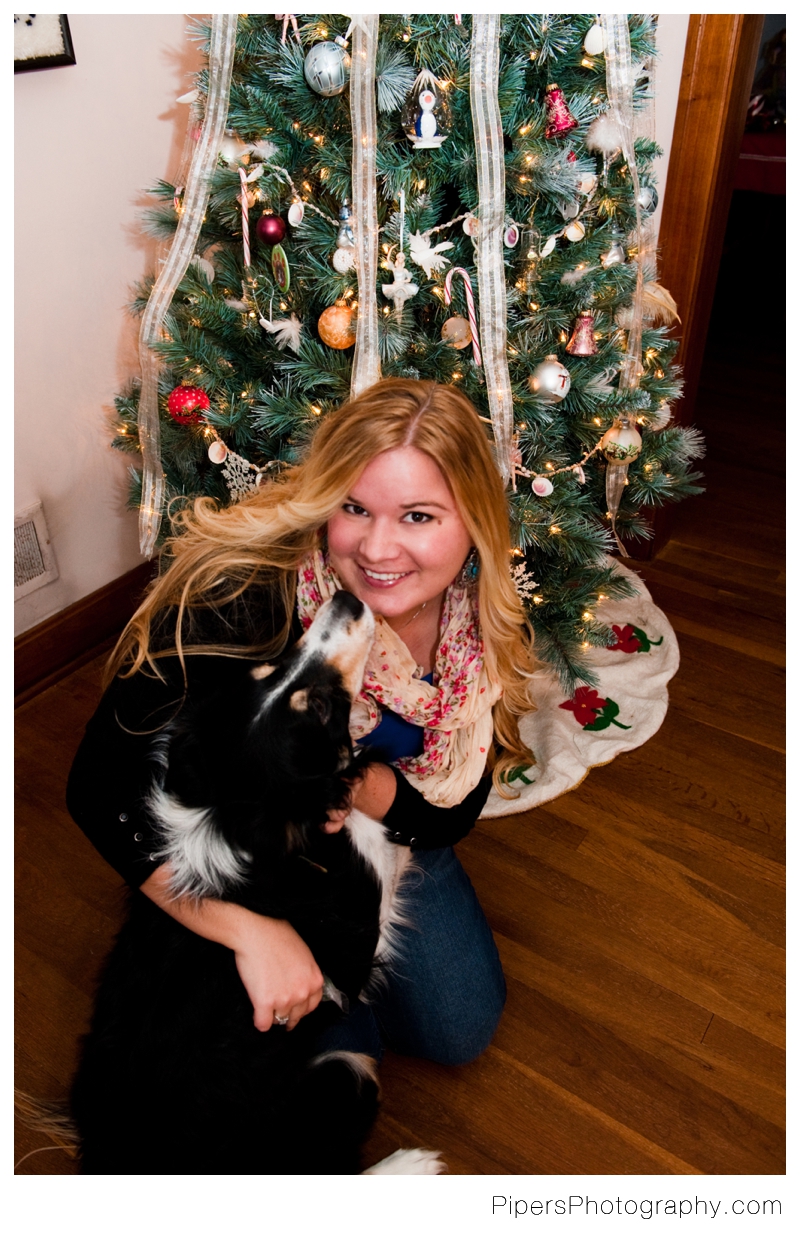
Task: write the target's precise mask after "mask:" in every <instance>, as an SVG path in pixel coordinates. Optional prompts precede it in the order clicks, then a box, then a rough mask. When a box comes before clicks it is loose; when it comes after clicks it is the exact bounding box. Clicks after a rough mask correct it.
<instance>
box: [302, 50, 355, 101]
mask: <svg viewBox="0 0 800 1259" xmlns="http://www.w3.org/2000/svg"><path fill="white" fill-rule="evenodd" d="M303 73H304V74H305V76H306V83H307V84H308V86H309V87H311V88H313V89H314V91H315V92H316V93H317V94H318V95H319V96H339V95H340V94H341V93H342V92H343V91H344V89H345V88H346V87H347V80H348V79H349V78H350V57H349V55H348V53H346V52H345V50H344V49H343V48H340V47H339V45H338V44H334V43H333V41H332V40H326V41H325V42H324V43H322V44H315V45H314V47H313V48H310V49H309V51H308V53H307V54H306V59H305V61H304V62H303Z"/></svg>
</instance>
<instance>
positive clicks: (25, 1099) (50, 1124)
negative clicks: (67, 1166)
mask: <svg viewBox="0 0 800 1259" xmlns="http://www.w3.org/2000/svg"><path fill="white" fill-rule="evenodd" d="M14 1113H15V1115H16V1116H17V1118H18V1119H19V1121H20V1122H21V1123H23V1124H24V1125H25V1127H26V1128H30V1129H31V1131H32V1132H42V1133H44V1135H45V1136H47V1137H49V1138H50V1140H51V1141H52V1142H53V1144H52V1145H41V1146H39V1148H38V1149H36V1150H30V1151H29V1153H28V1154H25V1155H23V1157H22V1158H21V1159H20V1160H19V1162H18V1163H17V1164H16V1166H15V1168H14V1171H16V1170H17V1167H19V1164H20V1163H22V1162H24V1160H25V1159H26V1158H30V1156H31V1154H39V1153H40V1152H41V1151H42V1150H58V1149H60V1150H63V1151H64V1153H65V1154H68V1155H69V1157H70V1158H77V1157H78V1132H77V1129H76V1127H75V1124H74V1123H73V1122H72V1116H71V1115H70V1113H69V1108H68V1107H67V1105H66V1103H65V1102H47V1101H42V1100H41V1099H39V1098H37V1097H31V1095H30V1094H29V1093H23V1092H22V1090H21V1089H14Z"/></svg>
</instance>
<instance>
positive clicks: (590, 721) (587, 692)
mask: <svg viewBox="0 0 800 1259" xmlns="http://www.w3.org/2000/svg"><path fill="white" fill-rule="evenodd" d="M559 708H566V709H568V710H569V711H570V712H571V713H572V714H573V715H574V717H575V720H576V721H577V723H578V725H579V726H583V728H584V730H591V731H595V730H606V729H607V728H608V727H609V726H619V728H620V730H630V726H623V724H622V722H621V721H616V720H615V718H617V717H618V716H619V705H618V704H615V703H614V701H613V699H609V698H608V696H606V698H605V699H601V697H600V695H599V694H598V692H597V691H593V690H592V688H591V687H590V686H579V687H578V689H577V690H576V692H575V698H574V699H568V700H567V701H566V702H565V703H563V704H559Z"/></svg>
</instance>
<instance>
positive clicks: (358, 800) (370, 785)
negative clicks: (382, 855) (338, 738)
mask: <svg viewBox="0 0 800 1259" xmlns="http://www.w3.org/2000/svg"><path fill="white" fill-rule="evenodd" d="M396 792H397V783H396V782H395V778H394V774H393V773H392V771H391V770H390V769H389V766H388V765H381V764H377V763H376V764H373V765H369V766H368V767H367V769H366V771H365V772H364V774H363V775H361V777H359V778H356V779H355V780H354V781H353V782H352V784H351V785H350V799H349V801H348V804H347V808H345V809H331V811H330V812H329V814H328V820H327V822H324V823H323V825H322V829H323V831H325V833H326V834H328V835H335V834H336V833H337V831H340V830H341V829H342V827H343V826H344V825H345V823H346V822H347V818H348V816H349V815H350V813H351V812H352V811H353V809H355V808H358V810H359V812H361V813H366V815H367V817H372V818H375V820H376V821H378V822H382V821H383V819H384V818H385V817H386V814H387V813H388V812H389V809H390V808H391V806H392V803H393V802H394V798H395V795H396Z"/></svg>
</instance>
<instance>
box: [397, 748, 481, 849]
mask: <svg viewBox="0 0 800 1259" xmlns="http://www.w3.org/2000/svg"><path fill="white" fill-rule="evenodd" d="M391 768H392V772H393V773H394V776H395V780H396V782H397V794H396V795H395V798H394V801H393V802H392V805H391V807H390V808H389V812H388V813H387V814H386V816H385V818H384V819H383V823H384V826H385V827H386V828H387V830H388V831H389V838H390V839H393V840H394V842H395V843H397V844H405V845H407V846H408V847H410V848H414V849H420V848H423V849H424V848H447V847H449V845H451V844H457V843H458V841H459V840H460V839H463V838H464V837H465V835H468V834H469V833H470V831H471V830H472V828H473V826H474V825H475V823H476V822H477V820H478V818H479V817H480V814H481V810H482V809H483V806H484V805H485V804H486V801H487V799H488V796H489V791H490V790H491V786H492V778H491V774H487V775H486V777H485V778H482V779H481V781H480V782H479V783H478V785H477V787H473V789H472V791H471V792H470V793H469V795H468V796H465V798H464V799H463V800H462V801H461V803H460V804H456V805H453V807H452V808H450V809H443V808H440V807H439V806H438V805H435V804H429V803H428V801H427V800H426V799H425V797H424V796H423V795H422V792H420V791H417V789H416V787H412V785H411V783H410V782H409V781H408V779H407V778H405V777H404V776H403V774H401V773H400V770H399V769H395V767H394V766H392V767H391Z"/></svg>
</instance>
